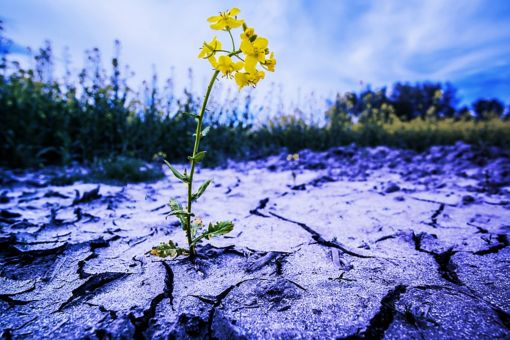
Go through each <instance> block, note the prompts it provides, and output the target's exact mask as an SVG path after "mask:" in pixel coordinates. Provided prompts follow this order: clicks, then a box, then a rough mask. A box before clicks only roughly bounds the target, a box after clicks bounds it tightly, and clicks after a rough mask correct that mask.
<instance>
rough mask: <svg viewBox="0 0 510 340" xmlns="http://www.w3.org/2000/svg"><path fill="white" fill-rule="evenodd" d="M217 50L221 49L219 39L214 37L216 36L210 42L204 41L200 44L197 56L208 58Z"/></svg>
mask: <svg viewBox="0 0 510 340" xmlns="http://www.w3.org/2000/svg"><path fill="white" fill-rule="evenodd" d="M217 50H221V41H219V40H218V39H216V37H214V38H213V40H211V41H210V42H208V43H207V42H204V46H202V49H201V50H200V53H199V54H198V57H199V58H201V59H205V58H209V57H211V56H212V55H213V54H214V53H215V52H216V51H217Z"/></svg>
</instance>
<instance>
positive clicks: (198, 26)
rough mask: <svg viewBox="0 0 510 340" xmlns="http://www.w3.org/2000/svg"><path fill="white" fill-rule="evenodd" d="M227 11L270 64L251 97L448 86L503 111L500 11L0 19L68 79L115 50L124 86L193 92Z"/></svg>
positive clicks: (281, 8) (420, 7) (509, 77)
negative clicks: (257, 40) (65, 66)
mask: <svg viewBox="0 0 510 340" xmlns="http://www.w3.org/2000/svg"><path fill="white" fill-rule="evenodd" d="M232 6H237V7H239V8H241V10H242V12H241V15H240V16H241V17H242V18H243V19H245V20H246V21H247V23H248V24H249V25H251V26H254V27H255V28H256V30H257V31H258V32H259V34H261V35H263V36H266V37H267V38H268V39H269V41H270V48H271V49H272V50H274V51H275V54H276V57H277V60H278V65H277V72H276V73H275V74H271V75H269V76H268V77H267V78H266V81H265V84H261V89H260V90H257V91H261V92H264V91H266V92H267V91H269V90H270V87H269V86H270V85H269V84H270V82H271V81H274V82H275V83H277V84H282V85H283V88H284V89H285V93H287V97H288V98H295V99H296V100H298V101H299V100H300V99H301V97H302V96H301V97H299V96H298V93H308V92H310V91H315V92H316V93H317V94H320V95H321V96H322V97H328V96H329V97H331V96H333V95H334V93H336V92H344V91H349V90H359V89H360V88H361V86H363V85H361V84H371V86H372V87H373V88H378V87H382V86H388V85H390V84H392V83H394V82H396V81H410V82H415V81H425V80H430V81H450V82H452V83H453V84H454V85H455V86H456V87H457V88H458V89H459V95H460V96H461V97H462V99H463V102H464V103H466V102H470V101H471V100H473V99H475V98H478V97H498V98H500V99H502V100H504V101H505V102H506V103H510V1H506V0H492V1H490V0H486V1H478V0H421V1H414V0H398V1H396V0H395V1H392V0H384V1H382V0H373V1H368V0H357V1H340V0H258V1H253V0H246V1H227V0H215V1H212V0H193V1H177V0H144V1H142V0H108V1H106V0H72V1H69V0H10V1H9V0H3V1H1V2H0V17H1V18H2V19H3V20H4V26H5V29H6V34H7V36H8V37H10V38H11V39H13V40H14V41H15V42H16V43H18V44H20V45H28V46H32V47H37V46H41V44H42V42H43V41H44V40H45V39H50V40H51V41H52V42H53V44H54V49H55V51H56V54H57V57H60V56H61V55H62V51H63V48H64V46H67V47H69V49H70V52H71V55H72V57H73V66H74V68H75V69H76V70H78V69H79V68H80V67H81V66H82V65H83V59H84V58H83V51H84V50H86V49H90V48H92V47H99V48H100V49H101V51H102V52H103V54H104V57H105V59H106V58H109V57H111V55H112V52H113V40H114V39H120V40H121V42H122V44H123V48H122V58H123V62H126V63H128V64H129V65H130V66H131V68H132V69H133V70H134V71H135V72H136V76H135V78H134V80H133V81H137V82H139V81H140V80H141V79H148V78H149V77H150V74H151V72H152V68H153V65H154V66H155V68H156V70H157V72H158V74H159V75H160V78H165V77H168V76H169V75H170V74H171V68H172V66H174V67H175V78H176V81H177V84H176V85H177V87H179V86H184V84H185V83H186V80H185V79H186V75H187V68H188V67H192V68H193V69H194V71H195V79H196V80H195V82H196V84H195V86H196V90H202V89H203V87H204V86H205V82H206V79H207V78H208V77H209V75H210V72H211V70H210V67H209V66H208V65H207V63H206V62H204V61H201V60H199V59H197V58H196V55H197V51H198V48H199V47H200V45H201V43H202V42H203V41H204V40H209V39H210V38H211V37H212V36H213V35H214V34H215V33H214V32H212V31H211V30H210V29H209V27H208V24H207V22H206V18H207V17H208V16H210V15H213V14H215V13H216V12H218V11H220V10H225V9H228V8H230V7H232ZM216 34H218V37H219V38H222V35H221V34H222V32H216ZM224 38H227V37H223V39H224ZM224 41H225V42H226V41H227V40H224ZM268 80H269V81H268ZM298 89H301V90H300V92H298Z"/></svg>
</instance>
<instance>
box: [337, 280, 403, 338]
mask: <svg viewBox="0 0 510 340" xmlns="http://www.w3.org/2000/svg"><path fill="white" fill-rule="evenodd" d="M406 290H407V287H406V286H404V285H398V286H396V287H395V288H394V289H392V290H390V291H389V292H388V293H387V294H386V295H385V296H384V297H383V298H382V300H381V308H380V309H379V311H378V312H377V313H376V314H375V315H374V316H373V317H372V319H370V322H369V324H368V327H367V328H366V329H365V330H364V331H363V332H359V333H358V334H354V335H351V336H348V337H345V338H344V339H346V340H347V339H348V340H354V339H383V338H384V333H386V330H388V328H389V327H390V325H391V323H392V322H393V319H394V318H395V315H396V313H397V311H396V307H395V305H396V303H397V302H398V301H399V299H400V297H401V296H402V294H404V293H405V292H406Z"/></svg>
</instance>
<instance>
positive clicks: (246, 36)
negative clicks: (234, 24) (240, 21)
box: [241, 27, 256, 40]
mask: <svg viewBox="0 0 510 340" xmlns="http://www.w3.org/2000/svg"><path fill="white" fill-rule="evenodd" d="M253 37H256V35H255V30H254V29H253V27H246V29H245V30H244V31H243V33H241V39H242V40H250V39H252V38H253Z"/></svg>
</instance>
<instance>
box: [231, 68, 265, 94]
mask: <svg viewBox="0 0 510 340" xmlns="http://www.w3.org/2000/svg"><path fill="white" fill-rule="evenodd" d="M265 75H266V74H265V73H264V72H263V71H259V70H255V71H254V72H237V73H236V76H235V79H236V83H237V86H239V90H241V89H242V88H243V87H244V86H246V85H251V86H253V87H255V85H257V83H258V82H259V80H260V79H264V76H265Z"/></svg>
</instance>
